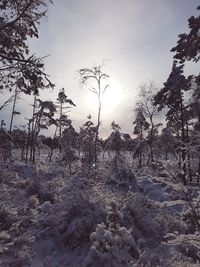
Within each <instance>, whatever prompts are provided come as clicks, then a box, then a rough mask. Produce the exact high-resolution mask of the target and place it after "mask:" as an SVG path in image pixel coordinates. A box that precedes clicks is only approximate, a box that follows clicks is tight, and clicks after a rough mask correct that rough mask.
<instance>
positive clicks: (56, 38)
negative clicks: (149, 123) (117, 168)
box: [0, 0, 199, 137]
mask: <svg viewBox="0 0 200 267" xmlns="http://www.w3.org/2000/svg"><path fill="white" fill-rule="evenodd" d="M198 5H199V1H198V0H168V1H166V0H151V1H150V0H101V1H98V0H84V1H83V0H57V1H56V0H54V4H53V5H49V6H48V13H47V16H48V17H47V18H45V19H44V20H43V21H42V23H41V25H40V28H39V39H31V40H29V41H28V42H29V45H30V48H31V52H32V53H35V55H38V56H41V57H43V56H45V55H48V57H47V58H46V59H45V65H46V67H45V69H46V72H47V73H49V74H50V77H51V80H52V82H53V83H54V84H55V85H56V86H55V89H54V90H53V91H51V90H45V91H43V92H41V98H43V99H45V100H53V101H54V100H56V98H57V95H58V92H59V89H61V88H65V92H66V94H67V96H68V97H69V98H71V99H72V100H73V102H74V103H75V104H76V107H73V108H72V109H71V111H70V113H69V116H70V118H71V119H72V121H73V125H74V126H75V128H76V129H78V128H79V127H80V126H81V125H82V124H83V123H84V122H85V121H86V117H87V115H88V114H91V115H92V119H93V120H94V122H95V121H96V117H97V101H96V95H94V94H93V93H92V92H91V91H89V90H88V88H89V84H88V86H84V87H81V85H80V77H79V75H78V73H77V71H78V70H79V69H80V68H84V67H94V66H95V65H99V64H102V62H103V61H105V66H104V67H103V69H102V70H103V71H104V72H105V73H106V74H108V75H109V76H110V77H109V80H108V83H109V87H108V89H107V91H106V92H105V95H104V98H103V107H102V116H101V121H102V125H101V135H102V136H103V137H106V136H107V135H108V134H109V133H110V129H111V126H110V125H111V123H112V121H115V122H116V123H118V124H119V125H120V126H121V128H122V132H128V133H129V134H131V133H132V131H133V125H132V122H133V121H134V117H135V112H134V108H135V104H136V102H137V99H138V92H139V90H138V87H139V85H140V84H142V83H147V84H148V83H149V82H150V81H154V82H155V84H156V86H157V87H158V88H161V87H162V84H163V82H165V81H166V79H167V77H168V75H169V73H170V71H171V67H172V62H173V54H172V53H170V49H171V48H172V47H173V46H175V45H176V42H177V40H178V38H177V36H178V35H179V34H180V33H183V32H188V27H187V20H188V18H189V17H191V16H192V15H197V14H198V13H197V11H196V7H197V6H198ZM198 70H199V65H198V64H195V63H187V64H186V68H185V73H186V75H189V74H195V73H198ZM6 97H7V95H6V94H4V95H1V100H0V103H1V101H3V99H4V98H6ZM20 97H21V99H20V100H19V101H18V103H17V111H20V112H21V113H22V115H21V116H15V120H14V125H21V124H25V123H27V121H26V119H25V118H30V117H31V106H30V105H31V103H32V100H33V96H28V97H27V96H25V95H24V94H21V96H20ZM10 110H11V106H8V107H6V108H5V109H4V110H3V111H2V112H1V114H0V118H1V119H2V118H4V119H5V121H6V122H7V124H8V125H9V120H10ZM52 131H53V129H50V130H49V131H48V132H46V133H45V134H46V135H51V134H52Z"/></svg>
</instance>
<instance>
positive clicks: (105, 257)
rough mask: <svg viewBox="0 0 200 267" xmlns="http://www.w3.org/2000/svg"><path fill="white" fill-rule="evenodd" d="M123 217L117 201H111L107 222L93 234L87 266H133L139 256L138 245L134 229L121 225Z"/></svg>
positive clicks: (85, 263)
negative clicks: (134, 236)
mask: <svg viewBox="0 0 200 267" xmlns="http://www.w3.org/2000/svg"><path fill="white" fill-rule="evenodd" d="M122 219H123V215H122V213H121V212H120V211H119V209H118V207H117V205H116V202H114V201H112V202H111V208H110V210H109V211H108V213H107V218H106V222H107V224H108V226H106V225H105V224H104V223H102V224H98V225H97V228H96V231H95V232H94V233H92V234H91V236H90V240H91V243H92V246H91V248H90V252H89V255H88V257H87V258H86V260H85V262H84V266H85V267H90V266H91V267H92V266H96V267H98V266H105V267H106V266H107V267H109V266H118V267H120V266H121V267H122V266H123V267H125V266H132V264H133V263H134V262H135V261H136V259H138V258H139V252H138V249H137V245H136V243H135V241H134V239H133V237H132V235H131V232H132V229H130V230H127V229H126V228H125V227H122V226H120V224H121V221H122Z"/></svg>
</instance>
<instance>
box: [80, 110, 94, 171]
mask: <svg viewBox="0 0 200 267" xmlns="http://www.w3.org/2000/svg"><path fill="white" fill-rule="evenodd" d="M91 118H92V117H91V115H88V117H87V119H88V120H87V121H86V122H85V123H84V125H83V126H82V127H81V128H80V133H79V147H80V148H79V149H80V150H82V151H81V153H82V156H81V162H82V167H83V168H86V170H87V173H88V174H89V172H90V170H91V167H92V166H95V151H96V149H97V148H96V146H95V138H96V127H95V126H94V123H93V122H92V121H91ZM81 153H79V154H81Z"/></svg>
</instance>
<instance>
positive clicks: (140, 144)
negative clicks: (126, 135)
mask: <svg viewBox="0 0 200 267" xmlns="http://www.w3.org/2000/svg"><path fill="white" fill-rule="evenodd" d="M136 112H137V114H136V118H135V121H134V122H133V124H134V125H135V126H134V131H133V133H134V134H136V135H137V136H138V140H137V146H136V148H135V153H134V156H135V155H138V158H139V168H141V167H142V156H143V150H144V146H145V140H144V132H145V131H147V130H148V129H149V123H148V122H147V121H146V119H145V116H144V114H143V109H142V108H141V107H140V106H139V107H137V108H136Z"/></svg>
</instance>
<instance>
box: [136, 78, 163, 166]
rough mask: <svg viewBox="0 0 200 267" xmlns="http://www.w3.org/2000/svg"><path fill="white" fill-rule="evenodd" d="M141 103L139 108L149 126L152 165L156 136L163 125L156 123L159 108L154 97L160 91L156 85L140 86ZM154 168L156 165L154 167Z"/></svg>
mask: <svg viewBox="0 0 200 267" xmlns="http://www.w3.org/2000/svg"><path fill="white" fill-rule="evenodd" d="M139 90H140V92H139V101H138V103H137V106H138V107H139V108H140V109H141V110H142V112H143V115H144V117H145V119H146V121H147V122H148V124H149V129H148V136H147V143H148V145H149V150H150V160H151V163H153V162H154V151H153V147H155V141H156V134H157V131H158V128H159V126H161V125H162V124H161V123H156V122H155V120H156V116H157V115H158V111H157V107H156V106H155V105H154V95H155V94H156V92H157V91H158V90H157V88H156V86H155V84H154V83H153V82H151V83H150V84H142V85H140V86H139ZM153 166H154V165H153Z"/></svg>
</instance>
